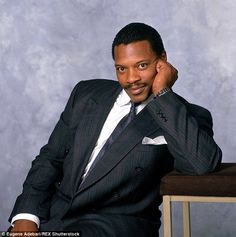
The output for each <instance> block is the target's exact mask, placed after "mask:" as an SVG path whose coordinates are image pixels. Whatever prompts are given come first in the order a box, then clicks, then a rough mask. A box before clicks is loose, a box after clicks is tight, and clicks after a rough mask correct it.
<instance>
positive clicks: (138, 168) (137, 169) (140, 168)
mask: <svg viewBox="0 0 236 237" xmlns="http://www.w3.org/2000/svg"><path fill="white" fill-rule="evenodd" d="M135 170H136V171H137V172H142V171H143V168H142V167H139V166H137V167H135Z"/></svg>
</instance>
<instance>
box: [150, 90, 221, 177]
mask: <svg viewBox="0 0 236 237" xmlns="http://www.w3.org/2000/svg"><path fill="white" fill-rule="evenodd" d="M148 110H149V112H150V113H151V114H152V116H153V117H154V119H155V121H156V122H157V124H158V125H159V126H160V127H161V128H162V129H163V131H164V137H165V139H166V141H167V144H168V149H169V151H170V153H171V154H172V156H173V157H174V167H175V169H176V170H178V171H181V172H183V173H186V174H191V175H202V174H205V173H208V172H212V171H214V170H215V169H217V168H218V167H219V165H220V163H221V158H222V152H221V149H220V148H219V147H218V145H217V144H216V143H215V141H214V139H213V130H212V126H213V124H212V117H211V114H210V112H209V111H208V110H206V109H204V108H202V107H200V106H197V105H193V104H190V103H188V102H187V101H186V100H184V99H183V98H182V97H180V96H178V95H177V94H175V93H174V92H172V91H170V92H168V93H166V94H164V95H162V96H161V97H157V98H155V99H154V100H153V101H152V102H150V103H149V105H148Z"/></svg>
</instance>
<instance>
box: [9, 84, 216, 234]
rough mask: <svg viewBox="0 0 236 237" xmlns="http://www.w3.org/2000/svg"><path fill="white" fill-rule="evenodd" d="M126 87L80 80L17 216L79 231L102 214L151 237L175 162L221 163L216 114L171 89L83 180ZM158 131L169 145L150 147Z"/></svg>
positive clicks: (190, 168)
mask: <svg viewBox="0 0 236 237" xmlns="http://www.w3.org/2000/svg"><path fill="white" fill-rule="evenodd" d="M120 91H121V87H120V85H119V84H118V83H117V82H115V81H110V80H90V81H83V82H80V83H78V84H77V85H76V87H75V88H74V90H73V92H72V94H71V96H70V99H69V101H68V103H67V105H66V107H65V110H64V111H63V113H62V114H61V117H60V119H59V121H58V123H57V125H56V127H55V129H54V131H53V132H52V134H51V136H50V138H49V141H48V143H47V145H45V146H44V147H43V148H42V149H41V151H40V154H39V155H38V156H37V157H36V159H35V160H34V161H33V162H32V167H31V169H30V171H29V174H28V176H27V178H26V181H25V183H24V189H23V192H22V194H21V195H20V196H19V197H18V198H17V201H16V204H15V207H14V209H13V212H12V214H11V217H12V216H14V215H16V214H18V213H22V212H27V213H32V214H35V215H37V216H39V217H40V219H41V222H42V225H41V226H42V227H43V226H45V228H44V229H47V228H48V229H53V230H56V229H59V228H60V229H61V230H64V229H69V230H77V228H79V227H78V226H79V223H80V220H81V219H83V217H86V218H87V219H89V218H92V219H94V218H95V217H96V216H97V217H98V218H99V217H101V216H102V218H104V220H106V221H108V220H109V221H111V220H112V221H113V222H112V225H113V230H114V229H118V228H119V229H122V230H119V231H124V232H121V234H122V233H123V234H124V233H126V234H127V233H129V230H132V231H131V232H130V233H133V234H139V235H138V236H142V235H140V233H141V232H140V231H141V230H140V229H141V228H143V229H144V230H145V233H146V234H145V235H144V236H149V235H148V233H149V232H148V230H147V229H148V228H149V231H150V233H151V234H150V236H152V231H151V225H153V224H154V226H155V228H156V227H157V226H159V224H160V223H159V218H160V214H159V211H158V205H159V204H160V202H161V198H160V195H159V184H160V179H161V177H162V176H163V175H164V174H166V173H167V172H168V171H170V170H172V169H173V167H174V168H176V169H177V170H180V171H182V172H185V173H188V174H194V175H200V174H204V173H206V172H210V171H213V170H214V169H215V168H216V167H217V166H218V165H219V163H220V161H221V150H220V148H219V147H218V146H217V145H216V143H215V142H214V140H213V138H212V137H213V131H212V119H211V115H210V113H209V112H208V111H207V110H206V109H204V108H202V107H200V106H197V105H193V104H190V103H188V102H187V101H186V100H184V99H183V98H182V97H180V96H178V95H177V94H175V93H174V92H169V93H166V94H165V95H163V96H161V97H159V98H157V99H153V101H151V102H150V103H149V104H148V105H147V106H146V107H145V109H143V110H142V111H141V112H140V113H139V114H138V115H137V116H136V118H135V119H134V120H133V121H132V122H131V124H129V126H128V127H127V128H126V130H125V131H124V132H123V133H122V135H121V136H120V137H119V138H118V140H117V141H116V142H115V143H114V144H113V145H112V146H111V148H110V150H109V151H108V152H107V153H106V154H105V155H104V157H103V158H102V159H101V160H99V162H98V163H97V164H96V166H95V168H94V169H93V170H92V171H91V172H90V174H89V176H88V177H87V178H86V179H85V181H84V182H83V183H82V185H80V182H81V176H82V174H83V171H84V169H85V166H86V164H87V162H88V159H89V157H90V155H91V152H92V150H93V148H94V146H95V144H96V141H97V139H98V136H99V134H100V131H101V129H102V126H103V124H104V122H105V119H106V117H107V115H108V113H109V112H110V110H111V108H112V106H113V104H114V102H115V100H116V98H117V96H118V94H119V93H120ZM157 136H164V137H165V139H166V141H167V144H161V145H143V144H142V139H143V138H144V137H150V138H155V137H157ZM11 217H10V218H11ZM121 217H122V218H121ZM86 218H85V219H86ZM95 219H96V218H95ZM106 221H104V223H105V222H106ZM44 222H45V224H43V223H44ZM101 223H102V221H101ZM121 226H122V228H121ZM81 228H82V229H83V227H81ZM104 228H106V227H104ZM156 230H157V228H156ZM117 231H118V230H117ZM136 231H137V232H136ZM111 236H113V235H111ZM122 236H124V235H122ZM126 236H133V235H126Z"/></svg>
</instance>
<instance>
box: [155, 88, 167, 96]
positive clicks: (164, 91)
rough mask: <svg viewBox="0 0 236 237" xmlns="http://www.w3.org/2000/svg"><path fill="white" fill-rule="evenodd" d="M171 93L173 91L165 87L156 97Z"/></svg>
mask: <svg viewBox="0 0 236 237" xmlns="http://www.w3.org/2000/svg"><path fill="white" fill-rule="evenodd" d="M169 91H171V89H170V88H169V87H164V88H162V89H161V90H159V91H158V92H157V93H155V97H161V96H163V95H164V94H166V93H167V92H169Z"/></svg>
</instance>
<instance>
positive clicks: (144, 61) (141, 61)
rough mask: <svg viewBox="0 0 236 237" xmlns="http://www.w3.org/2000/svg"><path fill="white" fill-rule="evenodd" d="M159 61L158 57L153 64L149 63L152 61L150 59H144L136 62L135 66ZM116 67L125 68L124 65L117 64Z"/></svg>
mask: <svg viewBox="0 0 236 237" xmlns="http://www.w3.org/2000/svg"><path fill="white" fill-rule="evenodd" d="M157 59H158V58H157V57H156V58H155V59H154V60H152V61H151V62H149V61H150V60H149V59H142V60H140V61H138V62H136V63H135V65H138V64H140V63H147V62H149V63H150V64H152V63H154V62H155V61H156V60H157ZM115 67H125V66H124V65H122V64H115Z"/></svg>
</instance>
